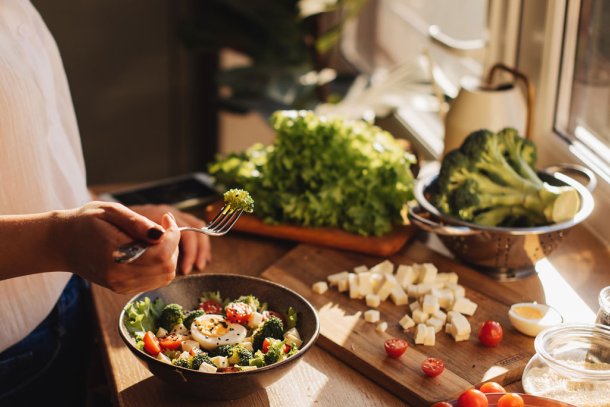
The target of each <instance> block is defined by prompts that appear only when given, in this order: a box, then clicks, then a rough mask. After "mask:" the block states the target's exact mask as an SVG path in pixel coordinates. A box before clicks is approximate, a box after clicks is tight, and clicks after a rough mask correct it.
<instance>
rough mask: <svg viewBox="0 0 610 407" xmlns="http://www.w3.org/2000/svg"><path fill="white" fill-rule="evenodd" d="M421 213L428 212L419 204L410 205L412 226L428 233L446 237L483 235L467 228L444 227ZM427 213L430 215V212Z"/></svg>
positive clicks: (408, 214) (409, 214) (409, 215)
mask: <svg viewBox="0 0 610 407" xmlns="http://www.w3.org/2000/svg"><path fill="white" fill-rule="evenodd" d="M419 212H426V211H425V210H424V209H423V208H422V207H421V206H420V205H418V204H410V205H409V212H408V213H407V216H408V217H409V221H410V222H411V223H412V224H414V225H416V226H417V227H419V228H420V229H423V230H425V231H426V232H430V233H436V234H437V235H444V236H470V235H476V234H479V233H481V231H479V230H474V229H471V228H469V227H467V226H451V225H444V224H442V223H439V222H436V221H434V220H432V219H428V218H426V217H423V216H422V215H420V214H419ZM426 213H428V214H429V212H426Z"/></svg>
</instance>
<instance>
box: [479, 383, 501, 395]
mask: <svg viewBox="0 0 610 407" xmlns="http://www.w3.org/2000/svg"><path fill="white" fill-rule="evenodd" d="M479 391H482V392H483V393H506V390H504V387H502V386H500V384H498V383H496V382H485V383H483V384H482V385H481V387H479Z"/></svg>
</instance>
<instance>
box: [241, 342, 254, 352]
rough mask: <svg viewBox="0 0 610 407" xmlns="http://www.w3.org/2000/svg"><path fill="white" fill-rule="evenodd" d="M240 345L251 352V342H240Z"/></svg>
mask: <svg viewBox="0 0 610 407" xmlns="http://www.w3.org/2000/svg"><path fill="white" fill-rule="evenodd" d="M239 345H240V346H241V347H243V348H244V349H247V350H249V351H250V352H252V350H253V348H252V342H242V343H240V344H239Z"/></svg>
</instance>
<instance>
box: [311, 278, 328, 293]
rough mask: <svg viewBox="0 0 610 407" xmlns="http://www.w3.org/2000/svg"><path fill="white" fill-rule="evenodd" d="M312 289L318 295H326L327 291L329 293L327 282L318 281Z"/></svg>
mask: <svg viewBox="0 0 610 407" xmlns="http://www.w3.org/2000/svg"><path fill="white" fill-rule="evenodd" d="M311 289H312V290H313V292H314V293H316V294H324V293H325V292H326V291H328V284H326V281H318V282H315V283H313V285H312V286H311Z"/></svg>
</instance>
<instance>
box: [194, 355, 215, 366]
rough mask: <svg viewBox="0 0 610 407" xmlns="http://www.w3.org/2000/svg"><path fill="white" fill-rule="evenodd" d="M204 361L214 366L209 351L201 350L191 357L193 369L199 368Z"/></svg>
mask: <svg viewBox="0 0 610 407" xmlns="http://www.w3.org/2000/svg"><path fill="white" fill-rule="evenodd" d="M202 363H207V364H209V365H212V366H214V362H212V359H210V357H209V356H208V354H207V353H205V352H199V353H198V354H196V355H195V356H193V357H192V358H191V369H194V370H199V366H201V364H202Z"/></svg>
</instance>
